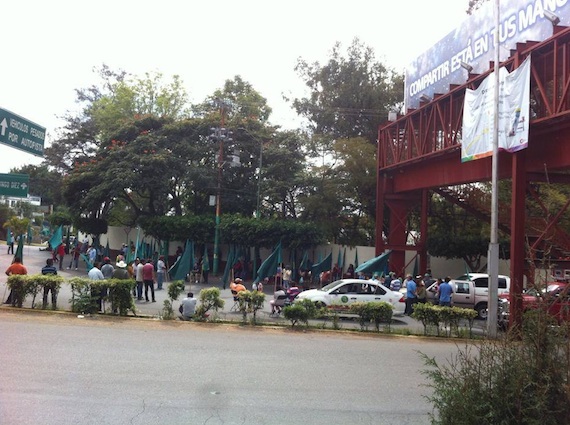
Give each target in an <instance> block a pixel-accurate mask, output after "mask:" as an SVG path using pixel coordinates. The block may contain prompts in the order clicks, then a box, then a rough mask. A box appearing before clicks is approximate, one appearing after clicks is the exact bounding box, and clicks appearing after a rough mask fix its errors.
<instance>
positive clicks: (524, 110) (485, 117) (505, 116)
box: [461, 56, 530, 162]
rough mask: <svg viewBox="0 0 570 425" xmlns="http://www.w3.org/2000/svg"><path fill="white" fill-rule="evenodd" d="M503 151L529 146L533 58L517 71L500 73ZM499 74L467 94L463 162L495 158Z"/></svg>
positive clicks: (500, 71)
mask: <svg viewBox="0 0 570 425" xmlns="http://www.w3.org/2000/svg"><path fill="white" fill-rule="evenodd" d="M499 80H500V90H499V149H501V150H505V151H508V152H516V151H518V150H521V149H524V148H526V147H527V146H528V126H529V118H530V116H529V112H530V108H529V103H530V102H529V100H530V56H529V57H528V58H527V59H525V61H524V62H523V63H522V64H521V66H519V67H518V68H517V69H516V70H514V71H513V72H511V73H510V74H509V72H508V71H507V70H506V69H505V68H500V69H499ZM494 103H495V73H494V72H493V73H492V74H490V75H489V76H488V77H487V78H485V80H483V82H482V83H481V85H480V86H479V87H478V88H477V89H476V90H469V89H467V90H465V103H464V105H463V130H462V140H461V162H467V161H471V160H474V159H479V158H484V157H486V156H490V155H492V154H493V137H494V131H493V127H494V114H495V108H494Z"/></svg>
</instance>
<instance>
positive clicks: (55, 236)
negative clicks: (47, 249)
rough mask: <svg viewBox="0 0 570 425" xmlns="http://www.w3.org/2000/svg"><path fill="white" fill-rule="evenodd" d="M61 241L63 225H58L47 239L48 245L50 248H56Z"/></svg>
mask: <svg viewBox="0 0 570 425" xmlns="http://www.w3.org/2000/svg"><path fill="white" fill-rule="evenodd" d="M62 242H63V226H59V227H58V228H57V230H56V231H55V232H54V233H53V236H52V237H51V238H50V240H49V245H50V246H51V249H52V250H54V251H55V250H56V249H57V247H58V246H60V245H61V243H62Z"/></svg>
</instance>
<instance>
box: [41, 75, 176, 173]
mask: <svg viewBox="0 0 570 425" xmlns="http://www.w3.org/2000/svg"><path fill="white" fill-rule="evenodd" d="M94 71H95V72H97V73H98V75H99V79H100V82H99V84H94V85H92V86H90V87H87V88H83V89H78V90H76V93H77V100H76V102H77V103H78V105H79V111H78V112H68V113H67V114H66V115H65V116H64V117H63V118H64V120H65V125H64V126H63V128H62V129H60V131H59V135H58V138H57V139H56V140H54V141H53V142H52V144H51V146H50V147H48V148H46V150H45V157H46V163H47V165H49V166H51V167H54V168H55V169H56V170H57V171H59V172H63V173H65V174H67V173H68V172H70V171H71V170H72V169H73V168H74V165H75V164H76V163H79V164H81V163H85V162H89V161H90V160H91V159H93V157H94V156H95V154H96V152H97V151H98V149H99V146H100V144H101V142H102V141H104V140H106V139H108V138H109V135H110V134H112V133H113V132H115V131H117V130H118V129H119V128H120V127H121V126H123V125H124V124H125V123H126V122H130V120H132V119H134V118H140V117H142V116H148V115H152V116H155V117H163V118H168V117H169V118H180V117H182V116H184V115H185V113H186V110H185V106H186V99H187V94H186V92H185V91H184V88H183V85H182V81H181V80H180V78H179V77H178V76H174V77H173V78H172V81H171V82H170V83H165V82H164V81H163V76H162V74H160V73H153V74H148V73H147V74H146V75H145V78H137V77H133V76H130V75H129V74H127V72H125V71H123V70H112V69H110V68H109V67H108V66H107V65H104V64H103V65H102V66H101V67H100V68H98V69H97V68H96V69H94Z"/></svg>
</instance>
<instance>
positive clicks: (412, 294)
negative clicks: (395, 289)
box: [404, 274, 418, 316]
mask: <svg viewBox="0 0 570 425" xmlns="http://www.w3.org/2000/svg"><path fill="white" fill-rule="evenodd" d="M417 289H418V287H417V285H416V282H415V281H414V278H413V277H412V275H411V274H409V275H407V276H406V310H405V312H404V313H405V314H407V315H408V316H410V315H411V314H412V313H413V312H414V304H415V303H416V302H417V301H418V294H417Z"/></svg>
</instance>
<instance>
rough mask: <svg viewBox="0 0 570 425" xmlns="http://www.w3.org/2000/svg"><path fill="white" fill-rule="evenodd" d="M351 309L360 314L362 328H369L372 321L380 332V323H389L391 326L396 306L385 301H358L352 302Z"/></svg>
mask: <svg viewBox="0 0 570 425" xmlns="http://www.w3.org/2000/svg"><path fill="white" fill-rule="evenodd" d="M349 311H350V312H351V313H354V314H357V315H358V317H359V321H360V329H361V330H367V329H368V324H369V323H370V322H372V323H374V326H375V328H376V331H377V332H379V331H380V323H383V322H384V323H388V327H389V326H390V323H391V322H392V313H393V311H394V307H392V305H391V304H389V303H387V302H384V301H373V302H358V303H353V304H351V305H350V310H349Z"/></svg>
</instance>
